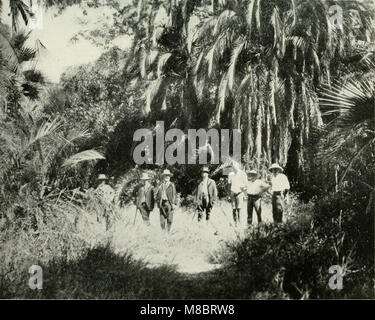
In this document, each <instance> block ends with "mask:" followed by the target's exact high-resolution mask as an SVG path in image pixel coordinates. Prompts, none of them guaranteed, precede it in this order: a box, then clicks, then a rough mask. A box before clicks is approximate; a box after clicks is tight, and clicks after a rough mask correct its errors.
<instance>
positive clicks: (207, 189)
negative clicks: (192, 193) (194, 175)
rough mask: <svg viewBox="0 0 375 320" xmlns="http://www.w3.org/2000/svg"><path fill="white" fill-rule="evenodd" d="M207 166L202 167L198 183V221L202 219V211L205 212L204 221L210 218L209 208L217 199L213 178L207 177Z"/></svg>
mask: <svg viewBox="0 0 375 320" xmlns="http://www.w3.org/2000/svg"><path fill="white" fill-rule="evenodd" d="M209 172H210V171H209V169H208V167H203V168H202V180H201V182H200V183H199V185H198V189H197V194H196V202H197V210H198V221H201V220H202V216H203V213H204V212H205V213H206V221H208V220H210V213H211V209H212V207H213V206H214V204H215V202H216V201H217V188H216V183H215V181H214V180H212V179H210V178H209V177H208V174H209Z"/></svg>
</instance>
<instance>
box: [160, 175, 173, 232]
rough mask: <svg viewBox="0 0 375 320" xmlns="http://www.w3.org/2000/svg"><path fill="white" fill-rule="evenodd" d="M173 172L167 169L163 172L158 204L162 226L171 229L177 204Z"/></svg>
mask: <svg viewBox="0 0 375 320" xmlns="http://www.w3.org/2000/svg"><path fill="white" fill-rule="evenodd" d="M171 176H172V173H171V172H170V171H169V170H168V169H165V170H164V171H163V173H162V183H161V185H160V187H159V189H158V192H157V204H158V207H159V208H160V226H161V228H162V229H163V230H165V229H166V226H165V223H167V230H168V231H170V230H171V227H172V222H173V212H174V209H175V206H176V204H177V194H176V187H175V185H174V183H173V182H171V181H170V180H171Z"/></svg>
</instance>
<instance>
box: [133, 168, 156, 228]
mask: <svg viewBox="0 0 375 320" xmlns="http://www.w3.org/2000/svg"><path fill="white" fill-rule="evenodd" d="M140 180H141V183H142V185H141V187H140V188H139V190H138V192H137V198H136V205H137V208H138V209H139V211H140V212H141V215H142V219H143V221H144V223H145V224H146V225H147V226H149V225H150V212H151V211H152V210H153V209H154V204H155V197H154V188H153V187H152V185H151V183H150V177H149V176H148V174H147V173H143V174H142V175H141V178H140Z"/></svg>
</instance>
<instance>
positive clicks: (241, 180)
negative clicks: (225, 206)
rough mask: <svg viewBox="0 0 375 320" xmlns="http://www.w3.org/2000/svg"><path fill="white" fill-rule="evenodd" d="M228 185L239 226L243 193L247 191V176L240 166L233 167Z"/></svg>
mask: <svg viewBox="0 0 375 320" xmlns="http://www.w3.org/2000/svg"><path fill="white" fill-rule="evenodd" d="M228 185H229V192H230V201H231V203H232V209H233V220H234V224H235V225H236V226H237V222H240V211H241V204H242V200H243V193H244V192H245V191H246V185H247V175H246V173H245V172H244V171H242V170H241V169H240V168H239V166H236V165H233V166H232V171H231V172H230V173H229V174H228Z"/></svg>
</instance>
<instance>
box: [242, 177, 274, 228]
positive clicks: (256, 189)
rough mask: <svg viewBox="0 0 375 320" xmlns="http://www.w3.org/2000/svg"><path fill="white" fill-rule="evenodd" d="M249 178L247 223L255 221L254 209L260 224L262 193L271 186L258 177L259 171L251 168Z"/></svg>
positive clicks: (249, 224)
mask: <svg viewBox="0 0 375 320" xmlns="http://www.w3.org/2000/svg"><path fill="white" fill-rule="evenodd" d="M247 176H248V178H249V180H248V182H247V188H246V191H247V224H248V226H251V224H252V223H253V211H254V209H255V212H256V214H257V217H258V224H259V223H261V222H262V194H263V193H264V192H266V191H267V190H268V189H269V188H271V186H270V185H269V184H267V183H266V182H264V181H263V180H261V179H258V172H257V171H255V170H250V171H248V172H247Z"/></svg>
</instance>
